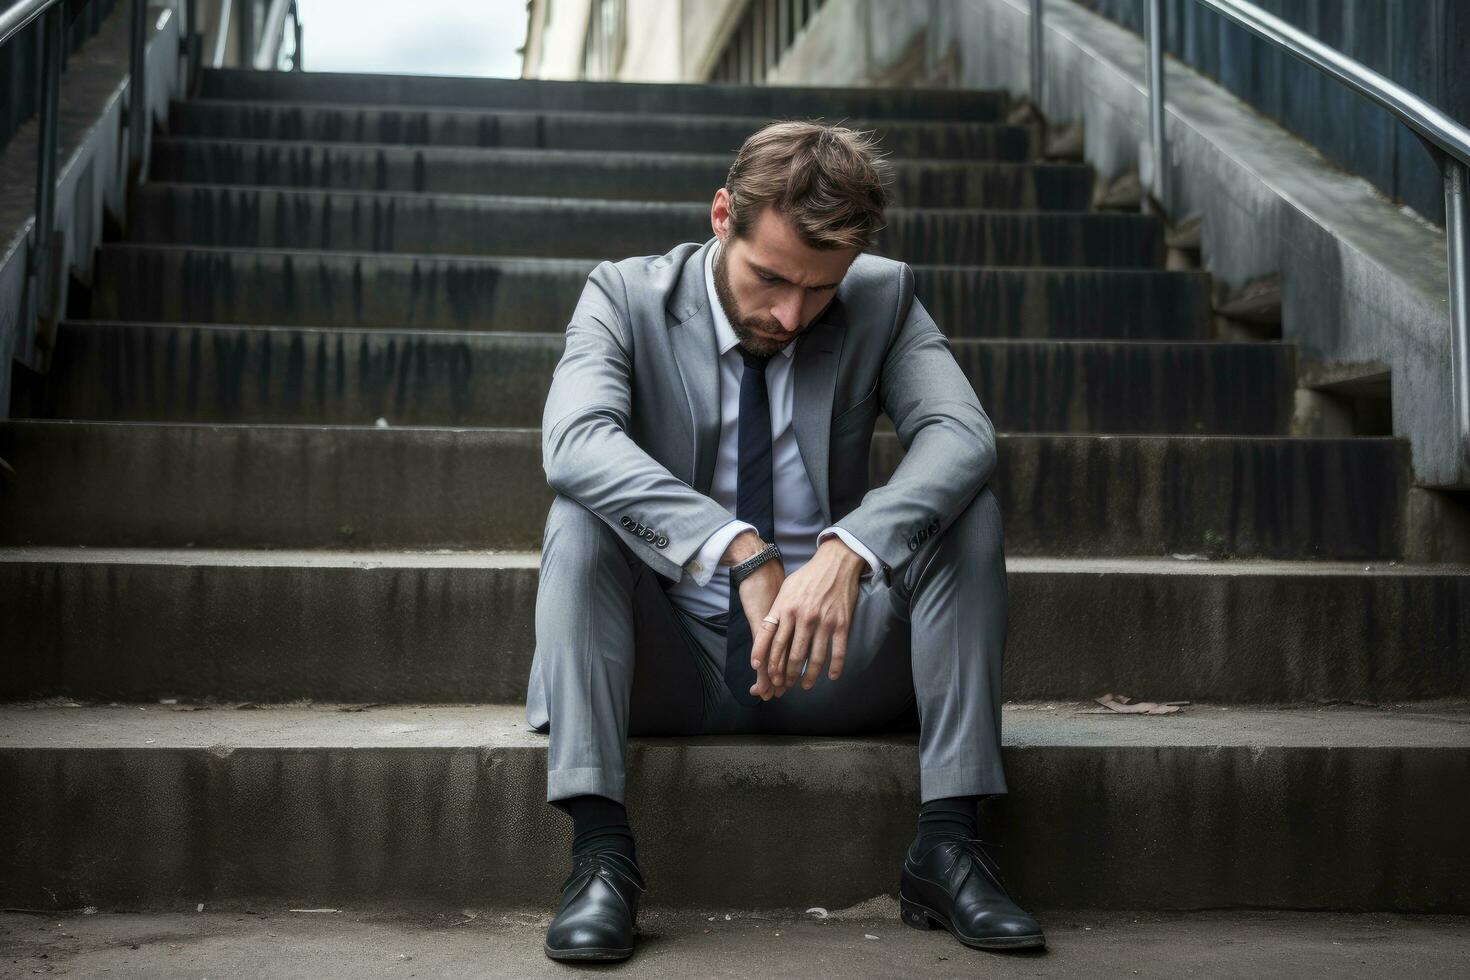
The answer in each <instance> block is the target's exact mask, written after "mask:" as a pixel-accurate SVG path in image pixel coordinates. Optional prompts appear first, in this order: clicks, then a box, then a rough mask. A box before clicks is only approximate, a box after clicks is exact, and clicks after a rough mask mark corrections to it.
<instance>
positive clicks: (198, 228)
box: [128, 184, 1164, 268]
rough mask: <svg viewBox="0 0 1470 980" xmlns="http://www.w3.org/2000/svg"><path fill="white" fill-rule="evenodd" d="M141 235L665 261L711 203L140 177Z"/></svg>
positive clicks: (1097, 241)
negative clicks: (146, 181) (328, 188)
mask: <svg viewBox="0 0 1470 980" xmlns="http://www.w3.org/2000/svg"><path fill="white" fill-rule="evenodd" d="M135 206H136V208H137V210H136V212H135V217H134V220H133V222H132V223H131V225H130V226H129V229H128V237H129V238H130V239H131V240H133V241H139V242H172V243H178V244H191V245H229V246H236V247H239V246H244V247H264V248H307V249H333V250H347V251H369V252H411V253H420V254H423V253H427V254H449V255H534V256H539V257H545V258H584V259H588V258H612V259H621V258H623V257H625V256H628V255H650V254H652V255H662V254H663V253H664V252H666V251H668V249H669V246H670V243H672V242H681V241H704V240H705V239H706V238H708V237H709V235H708V232H709V203H708V202H703V203H687V204H684V203H668V202H662V203H641V202H636V201H605V200H598V201H591V200H586V199H580V200H579V199H576V198H545V197H505V196H499V197H497V196H489V195H485V196H469V195H447V194H446V195H437V194H386V193H362V192H351V191H312V190H294V189H290V188H253V187H229V186H216V185H204V184H143V185H141V186H140V187H139V188H138V189H137V191H136V192H135ZM885 220H886V221H887V222H888V224H887V227H885V228H884V230H883V231H881V232H880V233H879V235H878V241H877V244H876V246H875V247H874V248H873V249H870V251H873V252H875V253H877V254H880V255H889V256H901V257H902V258H903V260H904V261H905V262H908V263H910V264H923V263H934V262H943V263H947V264H952V265H1003V266H1034V265H1041V266H1093V267H1096V266H1120V267H1132V268H1151V267H1157V266H1160V265H1162V262H1163V256H1164V251H1163V249H1164V244H1163V226H1162V224H1161V223H1160V221H1159V219H1158V218H1157V217H1155V216H1151V215H1141V214H1100V213H1071V212H1067V213H1045V212H1041V213H1035V212H1012V211H977V210H955V209H925V208H893V209H890V210H889V211H888V212H886V214H885Z"/></svg>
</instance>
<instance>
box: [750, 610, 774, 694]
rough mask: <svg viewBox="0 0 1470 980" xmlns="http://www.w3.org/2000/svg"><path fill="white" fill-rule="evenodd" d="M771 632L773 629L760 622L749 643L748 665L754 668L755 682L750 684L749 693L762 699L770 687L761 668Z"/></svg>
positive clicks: (764, 661)
mask: <svg viewBox="0 0 1470 980" xmlns="http://www.w3.org/2000/svg"><path fill="white" fill-rule="evenodd" d="M773 632H774V631H773V630H769V629H766V624H762V625H761V626H760V627H759V628H757V629H756V630H755V631H754V639H753V640H752V642H751V645H750V665H751V667H753V668H755V683H754V684H753V685H751V688H750V693H751V694H754V695H756V696H757V697H759V698H761V699H762V700H765V699H766V697H767V695H768V694H769V692H770V689H771V686H770V684H769V683H767V682H766V674H765V671H764V670H763V669H762V668H763V667H764V666H765V663H766V660H767V658H768V657H769V656H770V650H771V636H772V635H773Z"/></svg>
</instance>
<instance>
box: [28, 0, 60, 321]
mask: <svg viewBox="0 0 1470 980" xmlns="http://www.w3.org/2000/svg"><path fill="white" fill-rule="evenodd" d="M64 15H65V10H64V8H63V5H62V4H59V3H58V4H56V5H54V6H52V7H51V8H50V9H49V10H47V11H46V12H45V13H44V14H42V15H41V23H40V32H39V33H40V37H41V93H40V95H41V99H40V104H39V105H38V106H36V122H37V133H36V223H35V226H34V227H33V228H32V230H31V249H30V254H29V255H28V257H27V264H28V265H29V268H28V269H27V270H26V279H27V283H26V285H27V286H28V287H29V289H30V294H31V296H32V297H33V298H34V302H33V308H34V314H35V317H36V320H37V321H38V323H42V322H46V321H48V320H50V319H51V318H52V317H54V316H55V315H56V312H57V311H56V309H55V300H56V297H55V296H54V295H52V293H53V290H52V288H51V281H52V279H53V278H54V277H55V276H54V274H55V270H54V269H53V268H51V251H52V238H53V236H54V234H55V225H56V153H57V145H56V144H57V133H58V131H59V129H60V127H59V117H60V115H61V59H62V45H63V43H64V37H65V34H66V31H65V30H64V24H63V21H62V17H63V16H64Z"/></svg>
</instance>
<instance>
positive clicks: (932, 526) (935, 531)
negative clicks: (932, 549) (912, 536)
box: [929, 518, 939, 534]
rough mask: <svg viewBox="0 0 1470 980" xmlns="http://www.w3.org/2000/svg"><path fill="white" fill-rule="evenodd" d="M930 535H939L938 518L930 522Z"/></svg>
mask: <svg viewBox="0 0 1470 980" xmlns="http://www.w3.org/2000/svg"><path fill="white" fill-rule="evenodd" d="M929 533H930V534H938V533H939V519H938V518H935V519H934V520H932V521H930V522H929Z"/></svg>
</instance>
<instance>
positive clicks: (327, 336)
mask: <svg viewBox="0 0 1470 980" xmlns="http://www.w3.org/2000/svg"><path fill="white" fill-rule="evenodd" d="M564 346H565V342H564V338H563V337H562V336H558V335H556V334H549V333H509V332H495V333H470V332H457V333H446V332H438V331H427V330H396V331H387V330H382V331H362V330H344V329H340V328H335V327H332V328H311V327H243V326H218V325H190V324H172V323H154V324H145V323H118V322H110V321H95V320H74V321H68V322H66V323H65V324H64V325H63V326H62V327H61V328H60V331H59V335H58V338H57V341H56V347H55V351H54V353H53V354H52V359H51V367H50V370H49V371H48V373H46V374H44V375H34V374H28V373H20V374H17V379H16V381H15V383H14V391H13V393H12V399H11V404H12V406H13V407H12V413H13V414H15V415H19V416H30V417H44V418H87V419H119V420H134V421H180V422H301V423H313V424H326V425H332V424H347V425H351V424H367V425H371V424H373V423H374V422H375V421H376V420H377V419H378V418H386V419H387V420H388V422H389V423H390V424H393V425H500V426H506V425H509V426H526V425H539V424H540V423H541V412H542V408H543V406H544V404H545V402H546V393H547V390H548V389H549V387H550V385H551V377H552V371H553V369H554V368H555V367H556V363H557V361H558V360H559V359H560V358H561V355H562V351H563V349H564ZM950 346H951V349H952V351H953V353H954V356H955V359H956V360H957V361H958V362H959V365H960V367H961V368H962V369H963V370H964V371H965V373H966V374H967V375H968V376H969V378H970V380H971V383H972V384H973V385H974V387H975V390H976V392H977V393H978V394H979V396H980V401H981V403H982V404H983V405H984V407H985V410H986V412H987V413H988V414H989V415H990V418H991V420H992V421H993V422H994V423H995V425H996V427H997V428H998V429H1001V430H1003V431H1008V432H1115V433H1123V432H1152V433H1181V432H1187V433H1199V434H1205V433H1213V434H1233V435H1274V434H1278V433H1284V432H1285V431H1286V430H1287V426H1288V425H1289V423H1290V420H1291V411H1292V397H1293V388H1294V384H1295V378H1296V366H1295V348H1294V347H1293V346H1291V345H1289V344H1283V343H1279V342H1234V341H1086V340H976V339H956V340H952V341H951V342H950Z"/></svg>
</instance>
